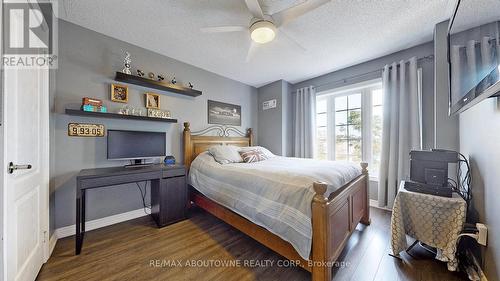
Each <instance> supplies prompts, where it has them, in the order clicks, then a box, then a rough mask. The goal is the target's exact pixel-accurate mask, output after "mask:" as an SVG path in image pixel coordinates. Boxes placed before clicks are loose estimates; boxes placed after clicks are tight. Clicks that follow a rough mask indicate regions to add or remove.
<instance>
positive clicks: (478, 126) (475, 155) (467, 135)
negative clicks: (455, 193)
mask: <svg viewBox="0 0 500 281" xmlns="http://www.w3.org/2000/svg"><path fill="white" fill-rule="evenodd" d="M499 132H500V100H499V99H497V98H490V99H487V100H485V101H482V102H480V103H479V104H477V105H475V106H473V107H472V108H470V109H469V110H467V111H465V112H463V113H462V114H460V152H462V153H463V154H464V155H465V156H468V157H469V161H470V162H471V169H472V194H473V198H472V204H471V205H472V207H471V212H470V214H469V220H470V221H473V222H476V221H479V222H482V223H485V224H486V225H487V226H488V245H487V246H486V247H482V246H478V247H479V248H480V252H481V254H482V258H483V261H484V270H485V272H486V276H487V277H488V280H490V281H492V280H493V281H495V280H500V277H499V275H500V241H499V240H498V237H500V216H499V215H498V214H500V204H498V199H499V198H500V173H499V172H498V167H500V149H499V144H500V134H499Z"/></svg>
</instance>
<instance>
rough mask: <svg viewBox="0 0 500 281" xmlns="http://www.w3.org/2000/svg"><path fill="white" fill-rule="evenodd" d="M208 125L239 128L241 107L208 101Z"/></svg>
mask: <svg viewBox="0 0 500 281" xmlns="http://www.w3.org/2000/svg"><path fill="white" fill-rule="evenodd" d="M208 124H221V125H232V126H241V106H239V105H235V104H229V103H223V102H218V101H213V100H208Z"/></svg>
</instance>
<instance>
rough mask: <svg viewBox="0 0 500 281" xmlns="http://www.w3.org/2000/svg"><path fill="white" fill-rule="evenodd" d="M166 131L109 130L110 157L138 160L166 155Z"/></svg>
mask: <svg viewBox="0 0 500 281" xmlns="http://www.w3.org/2000/svg"><path fill="white" fill-rule="evenodd" d="M165 153H166V135H165V132H144V131H124V130H108V159H109V160H136V161H135V163H137V164H138V163H140V162H142V161H140V160H143V159H150V158H157V157H165Z"/></svg>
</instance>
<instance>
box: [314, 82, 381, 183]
mask: <svg viewBox="0 0 500 281" xmlns="http://www.w3.org/2000/svg"><path fill="white" fill-rule="evenodd" d="M375 90H383V88H382V79H380V78H378V79H373V80H369V81H365V82H362V83H356V84H351V85H348V86H345V87H341V88H335V89H331V90H328V91H323V92H319V93H317V96H316V102H318V101H320V100H326V115H327V117H326V143H327V144H326V147H327V156H326V159H327V160H336V157H337V156H336V155H335V154H336V152H335V142H336V137H337V136H336V130H335V128H336V126H337V124H336V120H335V115H336V112H337V111H336V110H335V99H336V98H339V97H344V96H349V95H354V94H361V159H362V160H361V161H363V162H368V163H372V153H373V152H372V137H371V135H372V134H371V130H372V129H371V128H372V113H373V111H372V109H373V99H372V92H373V91H375ZM382 106H384V104H382ZM347 110H349V107H348V108H347ZM317 114H318V113H316V117H317ZM318 128H319V126H317V125H316V127H315V141H316V138H317V136H318V133H317V129H318ZM314 152H315V155H314V157H315V158H316V157H317V155H316V152H317V148H315V149H314ZM372 176H376V175H371V177H372Z"/></svg>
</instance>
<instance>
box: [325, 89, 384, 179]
mask: <svg viewBox="0 0 500 281" xmlns="http://www.w3.org/2000/svg"><path fill="white" fill-rule="evenodd" d="M382 109H383V91H382V83H381V82H380V80H376V81H370V82H367V83H363V84H357V85H353V86H349V87H346V88H342V89H337V90H334V91H330V92H325V93H319V94H318V96H317V100H316V143H315V158H316V159H328V160H346V161H353V162H361V161H366V162H368V163H369V166H368V167H369V170H370V173H371V175H372V176H377V175H378V169H379V166H380V152H381V148H382V115H383V111H382Z"/></svg>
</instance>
